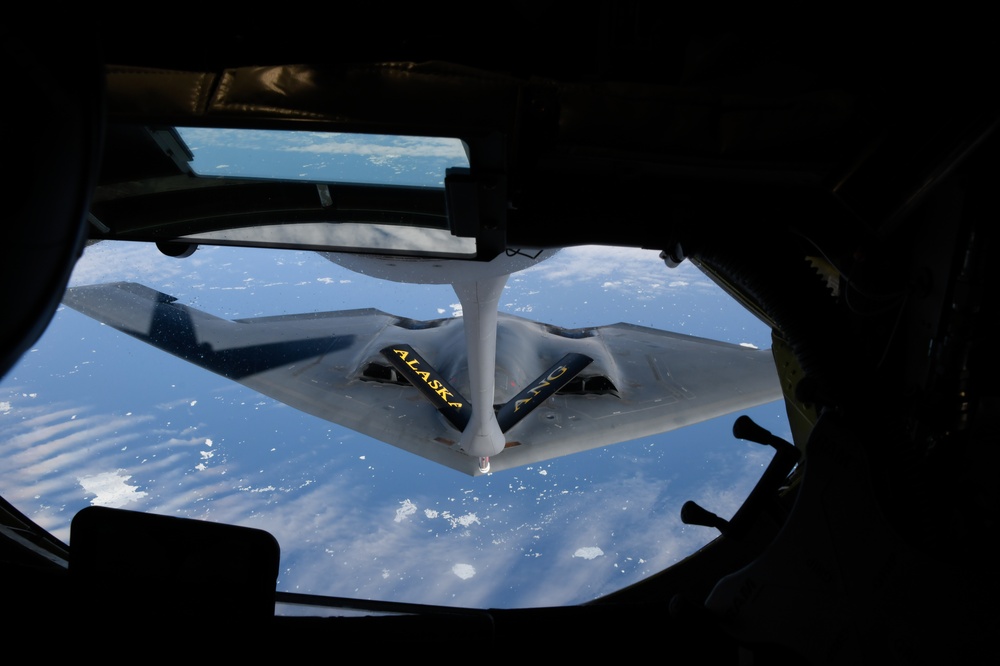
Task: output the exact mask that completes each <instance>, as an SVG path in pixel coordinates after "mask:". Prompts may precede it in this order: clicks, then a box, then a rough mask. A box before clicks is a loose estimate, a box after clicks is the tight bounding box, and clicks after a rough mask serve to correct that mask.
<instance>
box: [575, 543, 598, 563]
mask: <svg viewBox="0 0 1000 666" xmlns="http://www.w3.org/2000/svg"><path fill="white" fill-rule="evenodd" d="M603 555H604V551H603V550H601V549H600V548H598V547H597V546H588V547H586V548H577V550H576V552H575V553H573V557H582V558H583V559H585V560H592V559H594V558H595V557H601V556H603Z"/></svg>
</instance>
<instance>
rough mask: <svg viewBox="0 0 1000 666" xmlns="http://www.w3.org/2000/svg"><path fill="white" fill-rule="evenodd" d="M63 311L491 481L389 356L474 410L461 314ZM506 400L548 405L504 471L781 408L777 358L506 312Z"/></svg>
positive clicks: (85, 307) (502, 343)
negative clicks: (402, 349)
mask: <svg viewBox="0 0 1000 666" xmlns="http://www.w3.org/2000/svg"><path fill="white" fill-rule="evenodd" d="M63 302H64V303H65V304H66V305H68V306H69V307H71V308H73V309H75V310H77V311H79V312H81V313H83V314H85V315H87V316H89V317H92V318H94V319H96V320H98V321H101V322H103V323H105V324H108V325H110V326H112V327H114V328H116V329H118V330H120V331H122V332H124V333H127V334H129V335H132V336H134V337H136V338H138V339H140V340H142V341H144V342H147V343H149V344H151V345H154V346H156V347H158V348H160V349H162V350H164V351H167V352H169V353H171V354H174V355H175V356H179V357H180V358H183V359H184V360H186V361H189V362H191V363H194V364H196V365H199V366H201V367H203V368H206V369H208V370H211V371H212V372H215V373H218V374H220V375H222V376H224V377H227V378H229V379H232V380H234V381H237V382H239V383H241V384H243V385H245V386H247V387H249V388H252V389H254V390H256V391H259V392H260V393H262V394H264V395H267V396H269V397H271V398H273V399H275V400H279V401H281V402H283V403H285V404H287V405H290V406H292V407H294V408H296V409H299V410H301V411H303V412H306V413H309V414H312V415H314V416H317V417H320V418H323V419H326V420H328V421H332V422H334V423H338V424H340V425H343V426H346V427H348V428H350V429H352V430H355V431H357V432H360V433H363V434H365V435H368V436H370V437H374V438H375V439H378V440H381V441H383V442H386V443H388V444H392V445H393V446H397V447H399V448H402V449H404V450H406V451H409V452H411V453H415V454H417V455H420V456H423V457H425V458H427V459H429V460H432V461H435V462H438V463H440V464H443V465H446V466H448V467H451V468H453V469H456V470H459V471H461V472H465V473H467V474H470V475H473V476H476V475H478V474H480V471H479V465H478V461H477V459H476V458H474V457H471V456H469V455H466V454H465V453H464V452H462V451H461V450H460V449H459V439H460V435H461V433H460V432H459V430H458V429H457V427H456V425H455V424H454V423H453V422H452V421H450V420H449V418H447V417H446V415H445V414H444V413H442V412H441V411H439V409H438V406H437V405H435V404H433V402H432V401H431V400H430V399H428V397H427V396H426V395H425V393H426V391H424V392H421V391H420V390H418V389H417V388H416V387H415V386H414V385H413V384H412V383H411V381H412V378H411V379H409V380H408V379H407V377H406V376H404V374H403V373H401V372H399V371H398V370H397V369H396V368H394V367H393V364H392V363H390V361H389V359H387V357H386V355H385V354H384V353H383V352H384V350H385V349H386V348H387V347H392V346H393V345H396V346H399V345H406V346H407V347H408V348H412V349H413V350H416V351H417V352H419V354H420V356H421V358H422V359H424V360H425V362H426V364H427V366H428V369H427V370H428V372H433V373H435V374H434V377H438V376H439V377H441V378H442V379H443V382H442V385H443V386H444V385H447V386H449V387H451V391H450V392H449V399H451V400H453V401H455V402H459V401H462V400H464V397H462V396H463V393H466V392H467V391H468V387H469V377H468V374H469V373H468V362H467V357H466V354H465V338H464V331H463V322H462V319H461V318H447V319H438V320H430V321H414V320H411V319H406V318H403V317H396V316H393V315H391V314H387V313H385V312H381V311H379V310H375V309H361V310H345V311H338V312H320V313H310V314H301V315H282V316H273V317H260V318H251V319H238V320H228V319H223V318H219V317H215V316H213V315H211V314H208V313H206V312H202V311H200V310H197V309H195V308H191V307H188V306H185V305H183V304H180V303H178V302H177V301H176V299H174V298H173V297H171V296H168V295H167V294H163V293H161V292H158V291H156V290H154V289H150V288H148V287H145V286H143V285H140V284H137V283H129V282H117V283H109V284H101V285H92V286H84V287H75V288H72V289H69V290H67V292H66V295H65V297H64V299H63ZM567 354H578V355H583V356H586V357H588V358H589V359H593V360H592V362H589V363H588V364H587V365H586V367H585V368H584V369H583V370H581V371H580V372H579V374H578V375H576V376H575V377H574V378H573V380H572V381H570V382H569V383H567V384H565V385H562V386H561V388H560V389H559V390H558V391H557V392H556V393H554V394H552V395H548V394H546V393H544V391H542V388H543V387H544V385H546V384H548V383H549V382H547V381H546V380H547V377H546V374H545V373H546V372H550V373H551V372H552V370H551V369H552V368H553V367H556V366H554V365H553V364H558V363H559V361H560V359H562V358H564V357H566V355H567ZM432 381H433V380H432ZM536 387H537V389H538V390H533V389H535V388H536ZM452 392H453V393H454V394H456V396H454V397H452V396H451V393H452ZM526 392H527V393H526ZM466 394H467V393H466ZM495 396H496V402H497V403H498V404H497V405H495V408H496V409H498V410H500V411H501V412H504V411H505V410H504V406H505V405H506V411H507V412H509V411H511V409H512V408H513V406H518V407H520V406H522V405H524V406H529V403H532V402H535V403H537V404H530V410H526V411H527V412H528V413H527V415H525V416H523V417H522V416H520V415H519V416H518V418H517V419H506V418H505V419H504V422H505V423H512V425H509V426H508V428H509V429H508V430H506V432H505V433H504V435H505V437H506V442H507V443H506V447H505V449H504V450H503V451H502V452H501V453H500V454H499V455H497V456H495V457H494V458H493V459H492V461H491V462H492V465H491V467H492V471H493V472H498V471H501V470H504V469H509V468H512V467H518V466H522V465H527V464H530V463H534V462H538V461H541V460H546V459H550V458H555V457H559V456H564V455H568V454H571V453H575V452H578V451H584V450H587V449H592V448H597V447H601V446H606V445H609V444H614V443H617V442H623V441H627V440H630V439H635V438H638V437H643V436H648V435H653V434H656V433H662V432H667V431H669V430H673V429H676V428H680V427H683V426H686V425H691V424H693V423H698V422H700V421H705V420H707V419H710V418H713V417H715V416H720V415H724V414H728V413H731V412H734V411H737V410H740V409H746V408H749V407H752V406H755V405H759V404H763V403H766V402H770V401H772V400H777V399H779V398H780V397H781V391H780V387H779V384H778V380H777V374H776V371H775V369H774V363H773V359H772V356H771V353H770V352H769V351H767V350H755V349H748V348H744V347H741V346H738V345H732V344H728V343H723V342H718V341H714V340H708V339H704V338H697V337H692V336H686V335H681V334H677V333H670V332H666V331H660V330H656V329H652V328H646V327H640V326H634V325H630V324H613V325H609V326H600V327H595V328H584V329H573V330H568V329H560V328H558V327H555V326H551V325H548V324H544V323H539V322H535V321H530V320H527V319H523V318H521V317H516V316H513V315H508V314H504V313H500V316H499V321H498V326H497V352H496V393H495ZM528 398H531V400H529V399H528ZM507 403H510V404H507Z"/></svg>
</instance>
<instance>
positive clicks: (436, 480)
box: [0, 243, 788, 607]
mask: <svg viewBox="0 0 1000 666" xmlns="http://www.w3.org/2000/svg"><path fill="white" fill-rule="evenodd" d="M122 279H129V280H138V281H141V282H143V283H144V284H147V285H148V286H152V287H154V288H156V289H159V290H161V291H164V292H165V293H169V294H171V295H174V296H176V297H178V299H179V300H180V301H181V302H183V303H186V304H188V305H193V306H195V307H198V308H200V309H203V310H206V311H208V312H210V313H212V314H215V315H217V316H222V317H227V318H243V317H253V316H266V315H278V314H293V313H299V312H308V311H313V312H315V311H325V310H340V309H349V308H357V307H376V308H379V309H382V310H384V311H386V312H391V313H393V314H397V315H403V316H408V317H412V318H416V319H434V318H440V317H451V316H458V315H460V307H459V305H458V299H457V298H456V297H455V294H454V292H452V291H451V289H450V287H448V286H447V285H399V284H396V283H385V282H380V281H378V280H373V279H371V278H367V277H365V276H362V275H359V274H356V273H352V272H350V271H347V270H345V269H343V268H341V267H340V266H337V265H335V264H334V263H332V262H329V261H327V260H325V259H323V258H322V257H320V256H319V255H317V254H315V253H311V252H298V251H289V250H281V251H279V250H260V249H254V250H246V249H239V248H225V247H203V248H200V249H199V250H198V251H197V252H195V254H194V255H192V256H191V257H189V258H187V259H173V258H169V257H165V256H162V255H160V254H159V253H158V252H157V251H156V250H155V248H154V247H152V246H148V245H142V244H110V243H107V244H105V243H101V244H98V245H95V246H92V247H90V248H88V250H87V251H86V252H85V254H84V257H83V258H82V259H81V261H80V262H79V264H78V266H77V269H76V271H75V272H74V274H73V277H72V279H71V285H74V286H75V285H82V284H94V283H100V282H106V281H112V280H122ZM500 307H501V309H502V310H503V311H506V312H510V313H514V314H518V315H520V316H523V317H528V318H532V319H537V320H539V321H545V322H548V323H553V324H557V325H560V326H564V327H570V328H571V327H581V326H594V325H600V324H607V323H614V322H616V321H628V322H630V323H635V324H641V325H644V326H653V327H657V328H665V329H669V330H674V331H678V332H682V333H687V334H690V335H698V336H703V337H709V338H714V339H720V340H725V341H729V342H734V343H742V344H748V345H753V346H757V347H760V348H766V347H768V346H769V332H768V330H767V329H766V327H764V326H763V325H762V324H760V322H758V321H757V320H756V319H754V318H753V317H752V316H751V315H749V314H748V313H746V312H745V311H743V310H742V309H740V308H739V306H737V305H735V304H734V303H732V302H731V300H730V299H729V298H728V297H727V296H725V295H724V294H722V293H721V290H719V289H718V288H717V287H716V286H715V285H714V284H713V283H711V281H710V280H708V279H706V278H705V276H704V275H702V274H701V273H700V272H699V271H698V270H697V269H696V268H694V267H693V266H691V265H690V264H687V263H684V264H681V266H679V267H677V268H675V269H668V268H667V267H666V266H665V265H664V263H663V262H662V260H660V259H659V257H658V256H657V253H655V252H650V251H642V250H637V249H631V248H607V247H580V248H567V249H564V250H563V251H561V252H560V253H559V254H557V255H556V256H555V257H553V258H552V259H550V260H548V261H546V262H544V263H543V264H541V265H539V266H537V267H535V268H533V269H529V270H527V271H524V272H522V273H519V274H515V275H513V276H511V278H510V280H509V282H508V285H507V288H506V290H505V292H504V294H503V297H502V298H501V305H500ZM743 413H748V414H750V415H751V416H752V417H753V418H754V419H755V420H757V421H758V422H759V423H761V425H763V426H764V427H766V428H768V429H770V430H772V432H774V433H775V434H777V435H779V436H784V437H786V438H787V437H788V433H787V421H786V419H785V418H784V414H783V408H782V407H781V406H780V404H778V403H772V404H770V405H765V406H762V407H758V408H754V409H752V410H747V411H746V412H743ZM736 416H738V414H733V415H732V417H731V418H726V417H724V418H722V419H718V420H716V421H711V422H707V423H703V424H698V425H695V426H690V427H687V428H683V429H681V430H679V431H674V432H671V433H667V434H665V435H662V436H656V437H649V438H644V439H642V440H637V441H634V442H627V443H621V444H616V445H614V446H610V447H605V448H601V449H596V450H594V451H590V452H585V453H580V454H575V455H571V456H566V457H563V458H558V459H555V460H550V461H546V462H544V463H540V464H536V465H530V466H527V467H524V468H518V469H514V470H508V471H505V472H501V473H496V474H490V475H487V476H484V477H476V478H471V477H467V476H465V475H462V474H459V473H456V472H454V471H452V470H449V469H447V468H444V467H442V466H439V465H435V464H434V463H430V462H428V461H426V460H423V459H422V458H419V457H416V456H413V455H411V454H408V453H406V452H403V451H400V450H398V449H396V448H394V447H391V446H388V445H386V444H384V443H381V442H377V441H375V440H372V439H370V438H367V437H364V436H362V435H359V434H357V433H354V432H352V431H349V430H347V429H345V428H342V427H339V426H336V425H335V424H331V423H329V422H326V421H323V420H321V419H317V418H315V417H312V416H307V415H304V414H302V413H300V412H297V411H296V410H294V409H292V408H290V407H287V406H285V405H283V404H281V403H278V402H276V401H274V400H271V399H269V398H265V397H264V396H261V395H260V394H257V393H255V392H253V391H251V390H249V389H246V388H244V387H242V386H240V385H238V384H235V383H233V382H230V381H228V380H226V379H224V378H222V377H219V376H216V375H214V374H212V373H209V372H207V371H205V370H202V369H200V368H197V367H195V366H193V365H190V364H187V363H185V362H183V361H180V360H179V359H176V358H174V357H172V356H170V355H167V354H165V353H163V352H160V351H158V350H156V349H153V348H152V347H149V346H147V345H145V344H143V343H141V342H139V341H137V340H134V339H132V338H130V337H128V336H125V335H123V334H121V333H119V332H117V331H115V330H113V329H111V328H110V327H107V326H103V325H100V324H99V323H97V322H95V321H93V320H91V319H88V318H87V317H84V316H83V315H80V314H79V313H77V312H75V311H72V310H69V309H68V308H65V307H61V308H60V310H59V311H58V312H57V314H56V316H55V318H54V320H53V323H52V324H51V325H50V327H49V329H48V330H47V331H46V333H45V334H44V335H43V337H42V338H41V339H40V340H39V342H38V344H37V345H36V346H35V347H34V348H33V349H31V350H30V351H29V352H28V353H27V354H26V355H25V357H24V358H22V360H21V362H20V363H19V364H18V365H17V366H15V368H14V369H13V370H11V372H10V373H8V376H7V377H5V378H4V380H3V382H2V383H0V442H3V446H4V447H5V450H6V453H5V455H4V456H3V457H2V463H0V490H2V492H3V494H4V497H5V498H7V499H8V500H9V501H11V502H13V503H14V505H15V506H17V507H18V508H19V509H20V510H22V511H23V512H24V513H25V514H26V515H28V516H29V517H31V518H32V519H33V520H35V521H36V522H38V523H39V524H40V525H41V526H43V527H45V528H46V529H48V530H50V531H51V532H52V533H54V534H55V535H56V536H57V537H59V538H61V539H63V540H65V541H69V540H70V539H69V537H70V534H69V524H70V520H71V518H72V516H73V514H74V513H75V512H76V511H78V510H79V509H80V508H83V507H84V506H87V505H103V506H113V507H120V508H126V509H135V510H142V511H152V512H155V513H162V514H166V515H180V516H186V517H193V518H200V519H207V520H214V521H218V522H226V523H233V524H243V525H248V526H252V527H257V528H260V529H265V530H267V531H269V532H271V533H272V534H274V535H275V537H276V538H277V539H278V541H279V543H280V544H281V550H282V560H281V571H280V574H279V581H278V589H280V590H285V591H291V592H302V593H309V594H326V595H332V596H342V597H353V598H362V599H375V600H385V601H403V602H412V603H428V604H441V605H453V606H462V607H526V606H550V605H562V604H571V603H580V602H583V601H587V600H589V599H592V598H595V597H596V596H599V595H602V594H607V593H609V592H611V591H614V590H616V589H620V588H621V587H624V586H626V585H629V584H632V583H634V582H637V581H638V580H641V579H642V578H645V577H647V576H649V575H652V574H654V573H656V572H658V571H660V570H662V569H663V568H665V567H667V566H669V565H670V564H672V563H674V562H676V561H678V560H679V559H681V558H683V557H685V556H687V555H689V554H690V553H692V552H694V551H695V550H696V549H697V548H700V547H701V546H703V545H704V544H705V543H707V542H708V541H709V540H711V539H712V538H714V537H715V532H714V530H711V529H709V528H704V527H699V526H686V525H683V524H682V523H681V522H680V518H679V511H680V507H681V505H682V504H683V503H684V502H685V501H687V500H695V501H697V502H698V503H699V504H701V505H702V506H704V507H706V508H708V509H709V510H711V511H713V512H715V513H717V514H718V515H720V516H723V517H729V516H731V515H732V514H733V513H735V511H736V509H737V508H738V506H739V505H740V503H741V502H742V501H743V499H744V498H745V497H746V496H747V494H748V493H749V491H750V489H751V488H752V486H753V484H754V483H755V482H756V480H757V478H759V475H760V473H761V472H762V471H763V469H764V467H765V466H766V464H767V462H768V461H769V460H770V451H769V450H768V449H765V448H764V447H761V446H759V445H755V444H750V443H746V442H741V441H739V440H734V439H733V438H732V435H731V426H732V421H733V420H734V419H735V417H736ZM205 564H206V575H210V570H211V566H213V565H214V563H205Z"/></svg>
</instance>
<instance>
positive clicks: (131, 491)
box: [77, 469, 146, 509]
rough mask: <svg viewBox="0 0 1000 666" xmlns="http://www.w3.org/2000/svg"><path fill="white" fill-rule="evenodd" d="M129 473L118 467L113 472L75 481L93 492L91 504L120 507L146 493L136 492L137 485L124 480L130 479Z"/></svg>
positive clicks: (89, 491) (140, 497)
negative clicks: (131, 484)
mask: <svg viewBox="0 0 1000 666" xmlns="http://www.w3.org/2000/svg"><path fill="white" fill-rule="evenodd" d="M131 478H132V477H131V475H128V474H126V473H125V470H123V469H120V470H117V471H115V472H102V473H101V474H93V475H91V476H84V477H81V478H79V479H77V482H78V483H79V484H80V485H81V486H82V487H83V489H84V490H85V491H87V492H88V493H93V494H94V495H95V496H96V497H94V499H92V500H90V503H91V505H93V506H109V507H112V508H115V509H118V508H121V507H123V506H125V505H126V504H128V503H129V502H134V501H137V500H139V499H142V498H143V497H145V496H146V493H144V492H142V491H139V492H136V491H137V490H138V488H139V486H130V485H128V484H127V483H125V482H126V481H128V480H129V479H131Z"/></svg>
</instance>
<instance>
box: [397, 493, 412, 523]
mask: <svg viewBox="0 0 1000 666" xmlns="http://www.w3.org/2000/svg"><path fill="white" fill-rule="evenodd" d="M416 512H417V505H416V504H414V503H413V502H411V501H410V500H408V499H405V500H403V501H402V502H400V503H399V508H398V509H396V517H395V518H394V519H393V520H395V521H396V522H397V523H401V522H403V519H404V518H408V517H409V516H412V515H413V514H415V513H416Z"/></svg>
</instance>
